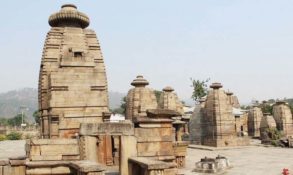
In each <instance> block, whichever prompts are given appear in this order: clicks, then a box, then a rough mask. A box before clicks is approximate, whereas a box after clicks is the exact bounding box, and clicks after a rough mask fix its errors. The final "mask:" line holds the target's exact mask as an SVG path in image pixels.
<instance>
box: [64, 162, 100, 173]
mask: <svg viewBox="0 0 293 175" xmlns="http://www.w3.org/2000/svg"><path fill="white" fill-rule="evenodd" d="M69 166H70V167H71V168H74V169H76V170H77V171H78V172H80V173H88V172H103V171H105V167H104V166H102V165H100V164H98V163H96V162H93V161H88V160H81V161H74V162H71V163H69Z"/></svg>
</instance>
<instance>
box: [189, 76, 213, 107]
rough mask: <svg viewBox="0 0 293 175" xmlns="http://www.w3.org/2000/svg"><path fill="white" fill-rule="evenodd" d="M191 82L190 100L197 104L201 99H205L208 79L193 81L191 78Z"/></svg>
mask: <svg viewBox="0 0 293 175" xmlns="http://www.w3.org/2000/svg"><path fill="white" fill-rule="evenodd" d="M190 80H191V83H192V84H191V87H192V88H193V92H192V96H191V98H192V99H193V100H194V101H195V102H198V101H199V100H200V99H201V98H203V97H205V96H206V95H207V93H208V86H207V83H208V82H209V81H210V79H209V78H208V79H206V80H195V79H193V78H190Z"/></svg>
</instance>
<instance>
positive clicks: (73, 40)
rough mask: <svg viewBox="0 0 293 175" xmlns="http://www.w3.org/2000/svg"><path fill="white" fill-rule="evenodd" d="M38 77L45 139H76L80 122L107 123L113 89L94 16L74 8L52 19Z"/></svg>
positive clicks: (60, 12) (65, 6)
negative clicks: (92, 21) (110, 89)
mask: <svg viewBox="0 0 293 175" xmlns="http://www.w3.org/2000/svg"><path fill="white" fill-rule="evenodd" d="M49 24H50V26H51V27H52V28H51V29H50V31H49V32H48V34H47V37H46V40H45V44H44V49H43V55H42V60H41V66H40V74H39V110H40V113H41V135H42V137H43V138H72V137H75V136H76V135H77V134H78V132H79V126H80V123H81V122H86V123H97V122H101V121H102V114H103V112H108V111H109V108H108V86H107V78H106V70H105V65H104V59H103V56H102V53H101V49H100V44H99V42H98V39H97V36H96V34H95V32H94V31H93V30H90V29H87V28H86V27H87V26H88V25H89V18H88V17H87V16H86V15H85V14H84V13H81V12H79V11H78V10H77V7H76V6H75V5H71V4H69V5H68V4H67V5H63V6H62V8H61V10H60V11H59V12H57V13H54V14H52V15H51V16H50V18H49Z"/></svg>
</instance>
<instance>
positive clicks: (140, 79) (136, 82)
mask: <svg viewBox="0 0 293 175" xmlns="http://www.w3.org/2000/svg"><path fill="white" fill-rule="evenodd" d="M131 85H132V86H134V87H137V86H147V85H149V82H148V81H147V80H146V79H144V78H143V76H142V75H138V76H137V77H136V79H134V80H133V81H132V82H131Z"/></svg>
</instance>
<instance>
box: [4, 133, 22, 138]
mask: <svg viewBox="0 0 293 175" xmlns="http://www.w3.org/2000/svg"><path fill="white" fill-rule="evenodd" d="M21 136H22V134H21V133H19V132H11V133H9V134H7V135H6V139H7V140H21Z"/></svg>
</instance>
